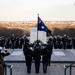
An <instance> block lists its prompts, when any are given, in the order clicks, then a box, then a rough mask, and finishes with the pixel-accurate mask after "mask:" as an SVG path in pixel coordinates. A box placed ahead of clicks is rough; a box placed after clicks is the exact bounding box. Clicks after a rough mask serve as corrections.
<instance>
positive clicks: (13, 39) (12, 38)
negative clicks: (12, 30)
mask: <svg viewBox="0 0 75 75" xmlns="http://www.w3.org/2000/svg"><path fill="white" fill-rule="evenodd" d="M11 48H12V49H14V48H15V37H14V35H12V36H11Z"/></svg>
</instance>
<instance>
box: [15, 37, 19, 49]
mask: <svg viewBox="0 0 75 75" xmlns="http://www.w3.org/2000/svg"><path fill="white" fill-rule="evenodd" d="M15 48H16V49H17V48H19V36H18V37H16V41H15Z"/></svg>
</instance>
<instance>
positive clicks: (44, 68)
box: [41, 44, 49, 73]
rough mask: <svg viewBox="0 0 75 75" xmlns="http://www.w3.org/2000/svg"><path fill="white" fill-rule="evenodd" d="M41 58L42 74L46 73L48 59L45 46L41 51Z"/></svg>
mask: <svg viewBox="0 0 75 75" xmlns="http://www.w3.org/2000/svg"><path fill="white" fill-rule="evenodd" d="M41 54H42V55H43V56H42V62H43V72H44V73H46V72H47V64H48V58H49V52H48V50H47V45H46V44H45V45H44V48H43V49H42V50H41Z"/></svg>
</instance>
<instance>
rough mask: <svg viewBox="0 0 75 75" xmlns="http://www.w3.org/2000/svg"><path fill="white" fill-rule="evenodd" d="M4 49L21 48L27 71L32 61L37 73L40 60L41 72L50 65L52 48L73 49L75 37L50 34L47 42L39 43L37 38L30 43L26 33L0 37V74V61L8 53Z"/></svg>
mask: <svg viewBox="0 0 75 75" xmlns="http://www.w3.org/2000/svg"><path fill="white" fill-rule="evenodd" d="M4 49H12V50H14V49H23V53H24V56H25V61H26V67H27V73H31V68H32V61H33V62H34V64H35V72H36V73H39V69H40V61H41V62H42V66H43V73H47V66H50V61H51V55H52V50H53V49H63V50H66V49H75V38H74V37H73V38H70V37H69V36H66V35H64V36H62V37H61V36H59V35H58V36H54V37H52V36H50V37H49V38H48V39H47V43H46V44H43V43H40V42H39V41H38V40H37V41H36V43H30V42H29V39H28V38H27V36H26V35H24V36H23V37H22V36H18V37H15V36H14V34H13V35H12V36H11V37H7V38H5V37H4V36H2V37H0V74H1V75H4V65H3V64H2V63H1V61H2V62H3V61H4V57H5V56H8V55H10V53H9V52H8V51H7V50H4Z"/></svg>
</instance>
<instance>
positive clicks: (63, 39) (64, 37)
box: [62, 35, 67, 50]
mask: <svg viewBox="0 0 75 75" xmlns="http://www.w3.org/2000/svg"><path fill="white" fill-rule="evenodd" d="M62 42H63V49H64V50H65V49H66V42H67V36H66V35H64V36H63V37H62Z"/></svg>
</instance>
